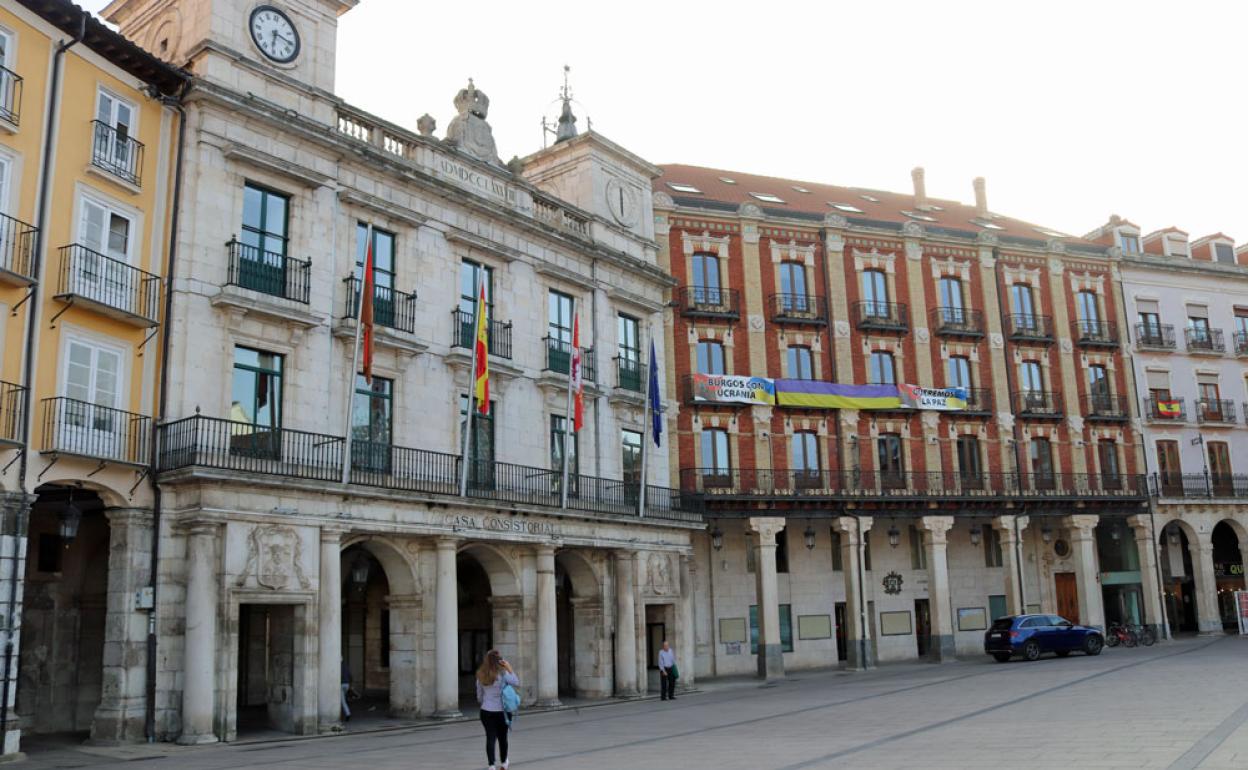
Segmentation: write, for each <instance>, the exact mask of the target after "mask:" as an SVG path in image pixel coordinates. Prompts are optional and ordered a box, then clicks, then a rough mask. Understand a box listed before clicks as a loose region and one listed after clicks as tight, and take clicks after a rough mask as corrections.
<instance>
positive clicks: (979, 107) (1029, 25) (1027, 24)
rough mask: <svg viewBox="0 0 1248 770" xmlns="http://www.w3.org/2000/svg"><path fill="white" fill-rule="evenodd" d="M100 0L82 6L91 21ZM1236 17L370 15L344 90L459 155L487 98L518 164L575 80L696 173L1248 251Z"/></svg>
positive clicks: (654, 9) (861, 2) (1193, 10)
mask: <svg viewBox="0 0 1248 770" xmlns="http://www.w3.org/2000/svg"><path fill="white" fill-rule="evenodd" d="M105 4H106V2H105V0H87V2H85V3H83V5H84V6H85V7H88V8H89V9H91V10H97V9H98V8H100V7H103V6H104V5H105ZM1245 22H1248V4H1244V3H1237V2H1197V1H1195V0H1188V2H1185V3H1175V2H1105V1H1102V0H1096V2H1092V1H1090V0H1082V1H1081V2H1064V1H1062V0H1052V1H1050V2H1046V3H1043V4H1042V3H1037V2H1029V3H1014V2H999V1H998V2H984V3H979V2H959V1H957V0H945V1H944V2H932V1H931V0H929V1H928V2H882V1H877V0H858V2H841V1H840V0H835V1H833V2H823V3H816V2H803V3H797V2H783V1H780V0H772V1H771V2H759V1H758V0H754V1H753V2H736V1H735V0H719V1H718V2H705V3H704V2H697V3H695V2H676V1H675V0H668V2H663V3H658V2H648V1H644V0H638V1H636V2H628V3H601V2H599V3H593V2H575V1H573V0H563V1H562V2H560V1H556V2H546V3H531V2H525V3H517V2H493V1H486V0H477V1H474V2H423V1H420V2H417V0H361V2H360V4H359V5H358V6H357V7H356V8H355V9H354V10H352V11H350V12H348V13H347V14H345V15H344V16H343V17H342V18H341V20H340V23H341V26H340V31H339V45H338V80H337V91H338V93H339V94H340V95H341V96H342V97H343V98H344V99H346V100H347V101H348V102H350V103H352V104H354V105H355V106H357V107H360V108H362V109H365V110H367V111H369V112H373V113H375V114H377V115H380V116H381V117H384V118H387V119H389V120H391V121H393V122H396V123H399V124H400V125H404V126H408V127H410V128H412V129H413V130H415V125H416V119H417V118H418V117H419V116H420V115H421V114H423V113H425V112H428V113H430V114H432V115H433V116H434V117H435V118H436V119H437V121H438V131H437V133H438V135H439V136H441V135H442V134H443V131H444V130H445V127H446V125H447V124H448V123H449V122H450V119H451V118H452V117H454V115H455V110H454V107H453V106H452V104H451V100H452V98H453V97H454V95H455V92H456V91H457V90H458V89H459V88H461V87H462V86H463V85H465V84H466V82H467V79H468V77H470V76H471V77H472V78H474V80H475V82H476V84H477V86H478V87H479V88H480V89H482V90H483V91H485V92H486V94H487V95H488V96H489V97H490V113H489V122H490V123H491V125H492V126H493V127H494V136H495V139H496V141H497V143H498V148H499V154H500V155H501V156H502V158H503V160H504V161H505V160H507V159H509V158H511V157H512V156H513V155H521V156H523V155H526V154H528V153H530V152H532V151H534V150H536V149H538V148H540V147H541V131H540V127H539V124H540V120H541V118H542V116H543V115H545V116H547V117H548V118H551V119H553V118H554V117H555V116H556V115H557V114H558V107H557V103H556V101H555V100H556V97H557V96H558V91H559V87H560V85H561V83H562V77H563V73H562V68H563V65H564V64H569V65H571V67H572V73H571V83H572V89H573V93H574V96H575V98H576V101H577V102H578V104H577V109H576V112H577V115H578V117H579V118H580V122H579V123H578V126H579V127H580V128H582V129H584V128H585V125H586V118H587V117H588V118H592V120H593V125H594V129H595V130H596V131H598V132H600V133H601V134H603V135H605V136H607V137H608V138H610V139H612V140H613V141H616V142H618V143H620V144H622V145H623V146H625V147H627V148H628V149H630V150H632V151H633V152H635V153H637V154H638V155H640V156H642V157H644V158H646V159H647V160H650V161H652V162H654V163H659V164H662V163H689V164H696V165H705V166H713V167H718V168H725V169H731V170H735V171H741V172H748V173H758V174H766V175H775V176H785V177H790V178H793V179H798V180H803V181H813V182H823V183H828V184H839V185H851V186H858V187H872V188H879V189H886V190H895V191H903V192H904V191H907V190H909V189H910V169H911V168H912V167H914V166H916V165H921V166H923V167H925V168H926V170H927V190H928V194H929V195H930V196H934V197H942V198H957V199H960V200H964V201H972V200H973V199H974V198H973V194H972V189H971V179H972V178H973V177H975V176H984V177H986V178H987V180H988V202H989V207H990V208H991V209H993V210H994V211H997V212H999V213H1003V214H1007V215H1010V216H1015V217H1019V218H1021V219H1027V220H1031V221H1034V222H1036V223H1039V224H1044V225H1047V226H1049V227H1053V228H1056V229H1058V230H1062V231H1065V232H1069V233H1072V234H1075V235H1082V234H1083V233H1086V232H1087V231H1089V230H1091V229H1093V228H1094V227H1097V226H1099V225H1101V224H1103V223H1104V222H1105V221H1106V220H1107V219H1108V217H1109V215H1110V214H1111V213H1117V214H1120V215H1122V216H1124V217H1127V218H1128V219H1130V220H1131V221H1133V222H1135V223H1136V224H1138V225H1139V226H1140V227H1141V228H1142V229H1143V230H1144V231H1145V232H1149V231H1151V230H1155V229H1158V228H1161V227H1167V226H1170V225H1176V226H1178V227H1181V228H1183V229H1185V230H1187V231H1188V232H1189V233H1191V235H1192V237H1193V239H1195V238H1196V237H1199V236H1201V235H1205V234H1208V233H1212V232H1215V231H1219V230H1220V231H1222V232H1225V233H1226V234H1228V235H1230V236H1231V237H1233V238H1237V239H1238V240H1239V242H1244V241H1248V212H1245V210H1244V208H1243V205H1242V195H1241V193H1240V187H1241V186H1242V184H1241V180H1244V179H1245V177H1246V175H1245V170H1246V166H1248V158H1246V157H1245V153H1244V152H1243V151H1242V149H1241V148H1242V146H1243V141H1242V139H1241V138H1240V137H1241V134H1243V132H1244V131H1245V127H1246V126H1248V120H1245V118H1246V117H1248V116H1246V114H1245V113H1246V109H1245V106H1244V97H1243V93H1242V88H1241V85H1240V84H1241V83H1242V75H1243V69H1244V61H1243V59H1244V57H1243V55H1242V52H1241V50H1240V49H1241V48H1242V40H1241V39H1240V38H1239V36H1240V35H1241V34H1242V30H1243V29H1244V28H1245V26H1246V25H1245Z"/></svg>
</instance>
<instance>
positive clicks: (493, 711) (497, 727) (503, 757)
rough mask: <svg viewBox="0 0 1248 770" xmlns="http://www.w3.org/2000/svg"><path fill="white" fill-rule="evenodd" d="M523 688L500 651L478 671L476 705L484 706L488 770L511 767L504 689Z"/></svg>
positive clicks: (488, 655)
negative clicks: (506, 687) (495, 753)
mask: <svg viewBox="0 0 1248 770" xmlns="http://www.w3.org/2000/svg"><path fill="white" fill-rule="evenodd" d="M507 685H511V686H512V687H519V686H520V678H519V677H518V676H516V672H515V671H513V670H512V668H511V664H510V663H508V662H507V661H505V660H503V656H502V655H500V654H499V652H498V650H490V651H489V652H487V653H486V654H485V660H484V661H482V663H481V668H478V669H477V703H480V704H481V724H482V725H483V726H484V727H485V758H486V759H488V760H489V761H490V768H489V770H507V768H508V767H510V766H511V762H510V760H509V759H508V758H507V731H508V729H509V727H508V723H507V713H506V711H505V710H504V709H503V688H504V687H505V686H507ZM495 741H498V759H499V762H500V764H495V763H494V742H495Z"/></svg>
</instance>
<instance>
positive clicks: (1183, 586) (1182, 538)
mask: <svg viewBox="0 0 1248 770" xmlns="http://www.w3.org/2000/svg"><path fill="white" fill-rule="evenodd" d="M1194 538H1195V534H1194V533H1189V532H1188V527H1187V526H1186V525H1184V524H1183V523H1182V522H1180V521H1178V520H1175V521H1171V522H1169V523H1168V524H1166V525H1165V526H1164V527H1163V528H1162V530H1161V535H1160V537H1159V538H1158V546H1159V550H1160V552H1161V575H1162V580H1163V581H1164V586H1163V591H1164V594H1165V598H1166V618H1167V619H1168V620H1169V622H1170V631H1171V632H1172V633H1193V634H1194V633H1196V632H1197V631H1199V630H1200V627H1199V625H1198V622H1197V617H1198V615H1197V601H1198V599H1197V597H1196V593H1197V591H1196V582H1195V579H1194V574H1195V573H1194V572H1193V570H1192V555H1191V548H1190V545H1191V543H1192V541H1193V539H1194Z"/></svg>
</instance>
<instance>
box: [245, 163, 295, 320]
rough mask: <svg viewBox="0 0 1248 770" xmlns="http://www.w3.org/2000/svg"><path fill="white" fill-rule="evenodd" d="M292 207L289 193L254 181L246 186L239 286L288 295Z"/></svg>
mask: <svg viewBox="0 0 1248 770" xmlns="http://www.w3.org/2000/svg"><path fill="white" fill-rule="evenodd" d="M289 211H290V198H289V197H287V196H285V195H282V194H281V193H278V192H274V191H272V190H268V189H265V188H263V187H260V186H258V185H254V184H252V183H250V182H248V183H247V184H246V185H244V186H243V222H242V227H241V230H240V233H241V234H240V244H239V252H238V276H237V280H238V285H239V286H242V287H243V288H245V289H252V290H253V291H259V292H263V293H265V294H271V295H273V296H275V297H284V296H286V294H287V291H286V288H287V287H286V282H287V276H286V269H287V265H286V254H287V248H288V246H289V239H288V238H287V228H288V226H289V218H290V217H289Z"/></svg>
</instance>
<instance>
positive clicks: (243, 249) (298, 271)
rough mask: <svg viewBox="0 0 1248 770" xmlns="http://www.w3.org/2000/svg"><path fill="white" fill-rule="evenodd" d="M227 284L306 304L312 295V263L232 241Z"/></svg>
mask: <svg viewBox="0 0 1248 770" xmlns="http://www.w3.org/2000/svg"><path fill="white" fill-rule="evenodd" d="M225 246H226V248H227V249H228V250H229V262H228V266H227V270H228V274H227V276H226V280H225V282H226V284H228V285H230V286H238V287H240V288H243V289H251V290H252V291H258V292H260V293H261V294H268V295H269V296H272V297H281V298H282V299H289V300H293V301H295V302H301V303H303V304H305V305H306V304H308V299H309V298H310V296H311V292H312V261H311V260H302V259H296V258H294V257H288V256H286V255H285V254H278V253H276V252H273V251H264V250H262V249H260V248H258V247H256V246H249V245H247V244H245V243H243V242H242V241H239V240H238V239H235V238H231V239H230V240H229V241H227V242H226V244H225Z"/></svg>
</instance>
